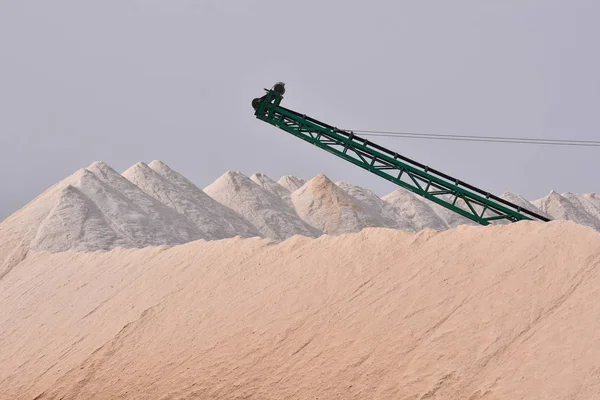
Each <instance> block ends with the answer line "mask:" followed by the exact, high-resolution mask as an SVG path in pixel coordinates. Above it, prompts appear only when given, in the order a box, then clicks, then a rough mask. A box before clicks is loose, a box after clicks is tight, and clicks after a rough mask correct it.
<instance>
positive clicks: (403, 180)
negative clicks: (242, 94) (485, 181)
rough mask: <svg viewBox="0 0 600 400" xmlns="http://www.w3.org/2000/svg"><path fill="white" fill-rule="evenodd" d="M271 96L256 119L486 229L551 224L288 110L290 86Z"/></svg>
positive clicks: (258, 104)
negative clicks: (526, 223) (512, 224)
mask: <svg viewBox="0 0 600 400" xmlns="http://www.w3.org/2000/svg"><path fill="white" fill-rule="evenodd" d="M265 91H266V94H265V95H264V96H262V97H260V98H256V99H254V100H253V101H252V107H253V108H254V110H255V114H254V115H255V116H256V118H258V119H260V120H262V121H265V122H267V123H269V124H271V125H274V126H276V127H278V128H280V129H283V130H284V131H286V132H288V133H291V134H292V135H294V136H296V137H298V138H300V139H302V140H305V141H307V142H309V143H312V144H313V145H315V146H317V147H320V148H322V149H323V150H325V151H328V152H329V153H331V154H335V155H336V156H338V157H341V158H343V159H345V160H346V161H349V162H351V163H352V164H354V165H357V166H359V167H361V168H364V169H366V170H367V171H370V172H372V173H373V174H375V175H378V176H379V177H381V178H383V179H386V180H388V181H390V182H393V183H395V184H397V185H398V186H401V187H403V188H405V189H407V190H410V191H411V192H413V193H416V194H418V195H420V196H422V197H424V198H426V199H428V200H430V201H433V202H434V203H436V204H439V205H441V206H443V207H446V208H447V209H449V210H452V211H454V212H455V213H457V214H460V215H462V216H464V217H466V218H469V219H471V220H473V221H475V222H477V223H479V224H481V225H489V224H490V223H491V222H492V221H500V220H504V221H509V222H517V221H522V220H533V221H549V220H548V218H546V217H544V216H541V215H539V214H536V213H534V212H532V211H529V210H527V209H524V208H522V207H521V206H519V205H516V204H513V203H511V202H509V201H506V200H504V199H502V198H500V197H497V196H494V195H492V194H490V193H488V192H486V191H484V190H481V189H479V188H477V187H475V186H472V185H469V184H467V183H465V182H462V181H460V180H458V179H456V178H453V177H451V176H449V175H446V174H444V173H442V172H440V171H436V170H435V169H433V168H430V167H428V166H426V165H423V164H421V163H418V162H416V161H413V160H411V159H409V158H407V157H404V156H402V155H400V154H398V153H396V152H393V151H391V150H388V149H386V148H385V147H382V146H380V145H377V144H375V143H372V142H370V141H368V140H367V139H364V138H362V137H359V136H357V135H355V134H354V133H353V132H351V131H346V130H343V129H338V128H335V127H333V126H331V125H328V124H326V123H323V122H320V121H317V120H316V119H314V118H311V117H309V116H306V115H304V114H300V113H298V112H296V111H293V110H290V109H287V108H285V107H282V106H281V100H282V99H283V95H284V94H285V85H284V84H283V83H281V82H279V83H277V84H275V85H274V86H273V87H272V88H271V89H265Z"/></svg>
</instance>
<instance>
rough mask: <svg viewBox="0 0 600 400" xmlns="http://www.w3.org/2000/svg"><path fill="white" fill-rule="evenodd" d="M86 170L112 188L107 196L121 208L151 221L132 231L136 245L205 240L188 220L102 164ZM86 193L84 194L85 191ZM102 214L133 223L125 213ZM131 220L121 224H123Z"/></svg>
mask: <svg viewBox="0 0 600 400" xmlns="http://www.w3.org/2000/svg"><path fill="white" fill-rule="evenodd" d="M88 169H89V171H90V172H92V173H93V174H94V175H95V176H96V177H97V178H98V179H99V180H100V181H102V182H103V183H104V184H106V185H107V186H109V187H110V189H112V193H109V195H110V196H111V197H113V198H114V199H119V200H121V201H122V204H123V205H127V207H128V208H131V209H137V210H139V211H141V212H142V213H144V214H145V215H147V216H148V217H150V218H151V219H152V220H153V222H146V221H144V222H143V223H142V224H140V231H139V232H136V237H135V240H136V241H137V243H140V244H141V243H154V245H159V244H167V245H169V244H178V243H186V242H189V241H192V240H198V239H205V238H204V237H203V235H202V233H201V232H200V231H199V230H198V228H196V226H195V225H194V223H193V222H192V221H190V220H189V219H188V218H186V217H185V216H183V215H181V214H179V213H178V212H177V211H175V210H173V209H172V208H169V207H167V206H166V205H164V204H163V203H161V202H160V201H158V200H156V199H154V198H153V197H150V196H148V195H147V194H146V193H144V192H143V191H142V189H140V188H139V187H137V186H136V185H134V184H133V183H131V182H130V181H128V180H127V179H125V178H124V177H123V176H122V175H121V174H119V173H118V172H117V171H115V170H114V169H112V168H111V167H109V166H108V165H107V164H106V163H104V162H95V163H94V164H92V165H91V166H90V167H89V168H88ZM86 194H88V193H87V192H86ZM89 196H93V194H92V193H90V194H89ZM108 200H109V201H110V200H111V198H110V197H109V198H108ZM103 211H105V213H106V214H107V215H108V216H109V217H111V218H114V219H116V220H117V221H118V220H119V219H121V218H127V220H133V221H135V218H128V216H127V215H126V214H125V213H123V212H121V211H120V210H118V209H115V208H111V207H107V209H106V210H103ZM133 221H130V222H129V221H128V222H125V221H124V222H123V224H128V223H131V222H133ZM123 229H124V230H126V229H127V228H123Z"/></svg>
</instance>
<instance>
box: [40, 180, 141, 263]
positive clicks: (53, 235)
mask: <svg viewBox="0 0 600 400" xmlns="http://www.w3.org/2000/svg"><path fill="white" fill-rule="evenodd" d="M30 247H31V249H32V250H47V251H52V252H60V251H67V250H75V251H94V250H108V249H111V248H114V247H132V243H131V242H130V241H128V240H127V239H125V238H123V237H119V235H118V234H117V233H116V232H115V231H114V230H113V229H112V228H111V227H110V226H109V223H108V221H107V220H106V218H105V216H104V214H103V213H102V211H101V210H100V208H99V207H98V206H97V205H96V204H95V203H94V202H93V201H92V200H90V199H89V198H88V197H87V196H85V194H83V193H82V192H81V191H80V190H79V189H77V188H76V187H74V186H71V185H68V186H67V187H66V188H64V189H63V190H62V192H61V193H60V196H59V199H58V203H57V204H56V205H55V206H54V207H53V208H52V210H50V213H49V214H48V216H47V217H46V218H45V219H44V220H43V221H42V223H41V224H40V226H39V228H38V230H37V234H36V236H35V238H34V239H33V241H32V242H31V245H30Z"/></svg>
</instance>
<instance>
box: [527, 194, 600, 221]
mask: <svg viewBox="0 0 600 400" xmlns="http://www.w3.org/2000/svg"><path fill="white" fill-rule="evenodd" d="M584 200H585V198H584ZM588 202H589V200H588ZM582 203H583V202H581V201H579V199H576V198H574V196H573V195H571V194H568V195H567V196H566V197H565V196H563V195H561V194H559V193H557V192H555V191H554V190H553V191H551V192H550V193H549V194H548V195H547V196H546V197H543V198H541V199H538V200H535V201H533V204H534V205H535V206H536V207H537V208H539V209H540V210H542V211H543V212H545V213H547V214H548V215H550V216H551V217H552V218H553V219H563V220H569V221H574V222H576V223H578V224H581V225H586V226H590V227H592V228H595V229H600V220H599V219H598V218H597V217H596V216H595V215H594V214H590V212H588V210H589V208H588V207H587V206H583V204H582ZM590 204H593V203H590ZM586 208H588V210H586Z"/></svg>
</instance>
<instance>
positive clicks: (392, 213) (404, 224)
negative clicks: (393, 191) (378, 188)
mask: <svg viewBox="0 0 600 400" xmlns="http://www.w3.org/2000/svg"><path fill="white" fill-rule="evenodd" d="M335 184H336V185H337V186H338V187H339V188H340V189H342V190H343V191H345V192H346V193H347V194H348V195H350V196H351V197H352V198H353V199H354V202H355V203H356V204H357V205H358V207H359V210H360V213H359V214H358V215H359V217H360V218H361V219H362V225H363V226H364V227H380V228H392V229H400V230H404V231H414V230H416V229H415V227H414V226H413V225H412V224H411V223H410V222H409V221H408V220H407V219H406V218H404V216H403V215H402V214H401V213H400V212H398V210H397V209H395V208H394V207H392V206H391V205H390V204H389V203H386V202H385V201H384V200H382V199H381V198H380V197H378V196H377V195H376V194H375V193H373V192H372V191H370V190H368V189H364V188H362V187H360V186H358V185H352V184H350V183H346V182H336V183H335Z"/></svg>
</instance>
